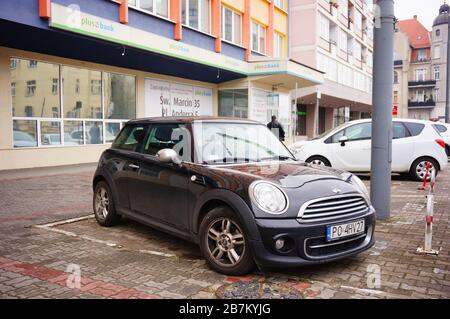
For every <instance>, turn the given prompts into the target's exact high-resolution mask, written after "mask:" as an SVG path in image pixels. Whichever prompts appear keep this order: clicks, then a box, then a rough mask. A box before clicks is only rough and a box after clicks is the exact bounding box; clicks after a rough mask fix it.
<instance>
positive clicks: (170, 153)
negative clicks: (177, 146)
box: [156, 148, 181, 165]
mask: <svg viewBox="0 0 450 319" xmlns="http://www.w3.org/2000/svg"><path fill="white" fill-rule="evenodd" d="M156 157H157V158H158V160H159V161H160V162H162V163H174V164H177V165H181V159H180V158H179V157H178V154H177V152H175V151H174V150H173V149H171V148H165V149H162V150H160V151H159V152H158V153H156Z"/></svg>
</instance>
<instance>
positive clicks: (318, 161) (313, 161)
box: [306, 156, 331, 167]
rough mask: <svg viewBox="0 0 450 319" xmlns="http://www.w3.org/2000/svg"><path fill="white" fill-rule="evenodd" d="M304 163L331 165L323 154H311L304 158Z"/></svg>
mask: <svg viewBox="0 0 450 319" xmlns="http://www.w3.org/2000/svg"><path fill="white" fill-rule="evenodd" d="M306 163H309V164H313V165H319V166H328V167H331V163H330V161H329V160H327V159H326V158H325V157H323V156H312V157H310V158H308V159H307V160H306Z"/></svg>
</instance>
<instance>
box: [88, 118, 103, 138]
mask: <svg viewBox="0 0 450 319" xmlns="http://www.w3.org/2000/svg"><path fill="white" fill-rule="evenodd" d="M84 134H85V135H86V144H102V143H103V125H102V122H100V121H96V122H91V121H89V122H85V130H84Z"/></svg>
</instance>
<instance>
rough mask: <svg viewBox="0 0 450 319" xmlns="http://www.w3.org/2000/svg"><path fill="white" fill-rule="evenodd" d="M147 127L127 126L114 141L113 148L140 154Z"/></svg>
mask: <svg viewBox="0 0 450 319" xmlns="http://www.w3.org/2000/svg"><path fill="white" fill-rule="evenodd" d="M145 133H146V127H145V126H144V125H127V126H125V128H124V129H123V130H122V131H121V132H120V134H119V136H117V138H116V140H115V141H114V143H113V145H112V148H117V149H121V150H126V151H131V152H140V151H141V149H142V145H143V143H144V138H145Z"/></svg>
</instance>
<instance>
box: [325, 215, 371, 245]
mask: <svg viewBox="0 0 450 319" xmlns="http://www.w3.org/2000/svg"><path fill="white" fill-rule="evenodd" d="M364 226H365V222H364V219H362V220H357V221H354V222H351V223H345V224H340V225H328V226H327V241H332V240H337V239H341V238H345V237H349V236H353V235H358V234H362V233H364V228H365V227H364Z"/></svg>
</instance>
